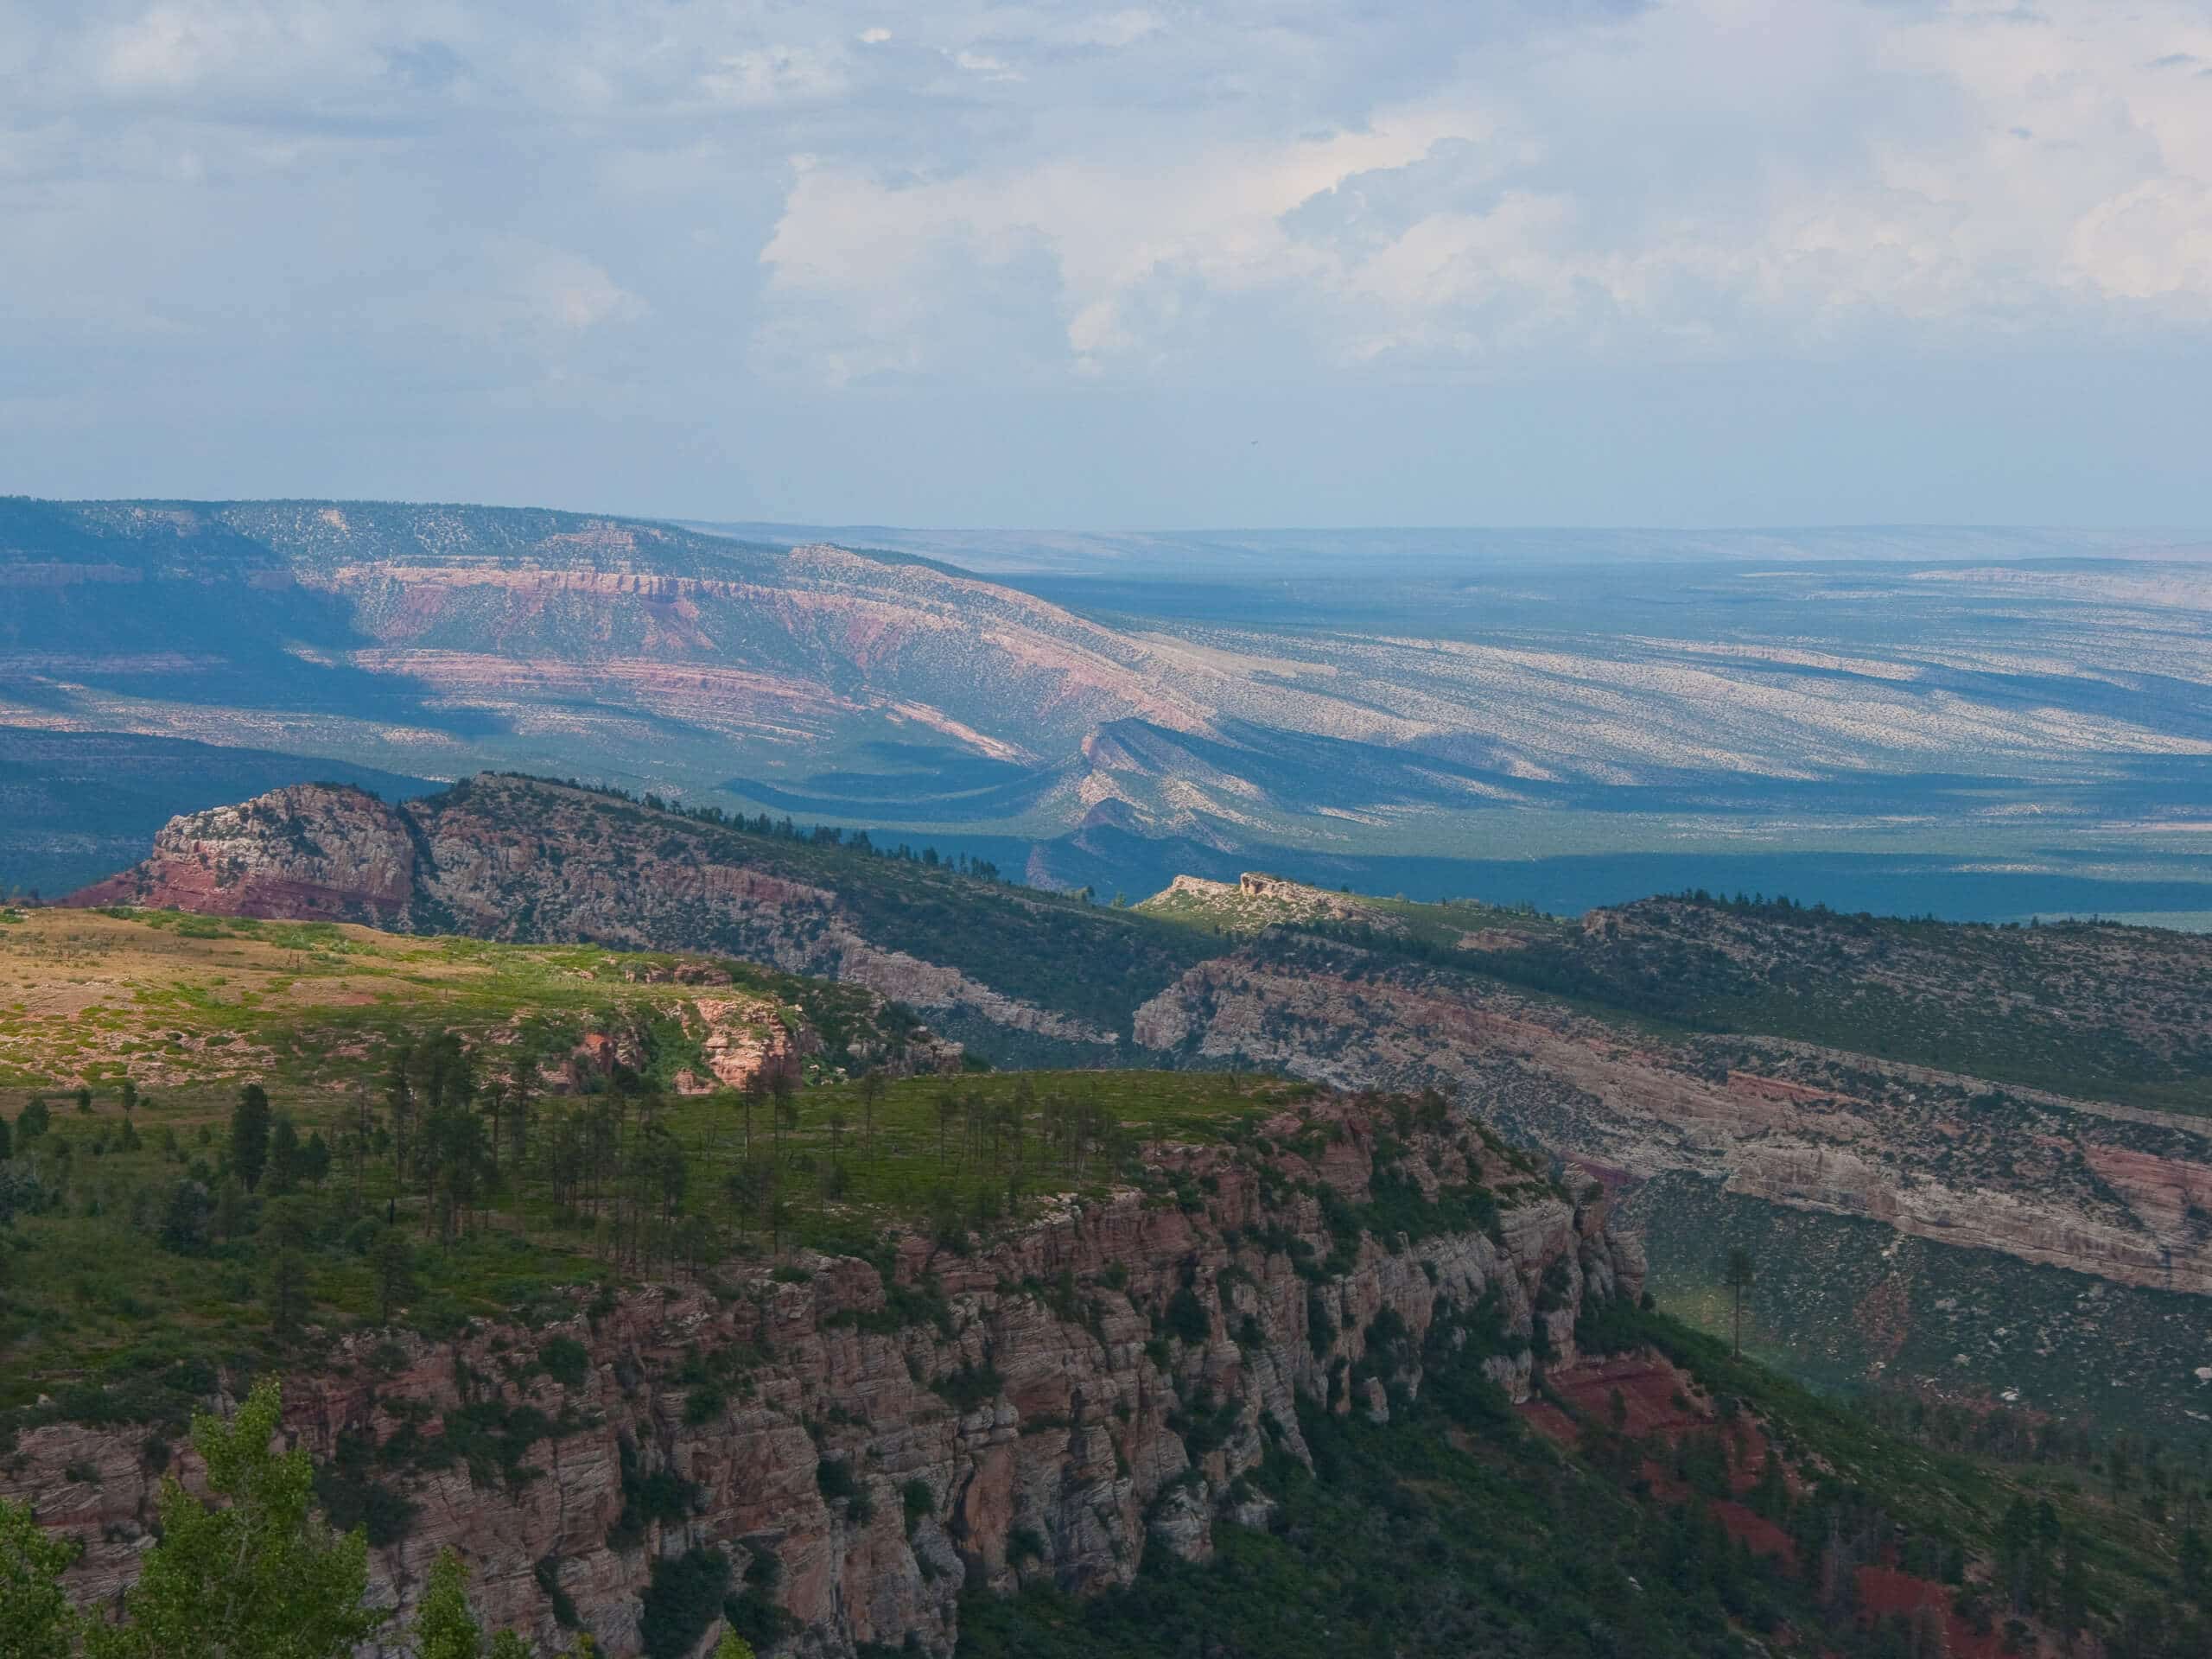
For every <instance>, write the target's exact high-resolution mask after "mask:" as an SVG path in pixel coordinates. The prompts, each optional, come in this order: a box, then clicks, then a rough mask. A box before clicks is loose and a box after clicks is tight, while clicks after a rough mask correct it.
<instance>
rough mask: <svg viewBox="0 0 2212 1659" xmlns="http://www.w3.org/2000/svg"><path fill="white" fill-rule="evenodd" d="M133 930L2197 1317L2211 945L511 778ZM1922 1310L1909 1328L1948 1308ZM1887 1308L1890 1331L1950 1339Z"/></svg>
mask: <svg viewBox="0 0 2212 1659" xmlns="http://www.w3.org/2000/svg"><path fill="white" fill-rule="evenodd" d="M117 901H122V902H130V903H146V904H176V905H181V906H186V907H189V908H200V909H215V910H239V911H245V912H257V911H264V912H278V913H285V914H302V915H338V914H346V915H359V916H363V917H373V918H378V919H379V920H381V921H384V922H385V923H387V924H390V925H397V926H402V927H410V928H417V929H460V930H462V931H468V932H471V933H475V934H479V935H483V936H488V937H493V938H590V939H594V940H601V941H605V942H607V943H613V944H630V945H655V946H661V947H682V948H692V949H701V948H705V949H713V950H721V951H726V952H728V953H731V954H739V955H745V956H749V957H753V958H755V959H757V960H762V961H766V962H770V963H776V964H778V965H779V966H782V967H785V968H786V969H794V970H798V971H805V972H812V973H821V974H826V975H830V976H839V977H842V978H845V979H848V980H850V981H853V982H857V983H858V984H861V985H863V986H866V987H868V988H872V989H873V990H874V991H875V992H877V993H878V994H880V995H887V996H892V997H896V998H899V999H900V1000H901V1001H906V1002H909V1003H912V1004H913V1005H915V1006H917V1007H921V1008H923V1009H925V1010H926V1011H927V1012H928V1014H929V1016H930V1018H931V1023H932V1025H933V1026H935V1027H938V1029H939V1030H940V1031H943V1032H944V1033H948V1034H950V1035H953V1036H966V1037H971V1038H973V1039H975V1040H976V1041H977V1042H978V1043H979V1044H980V1045H981V1046H982V1051H983V1052H985V1053H987V1054H992V1053H995V1054H997V1055H999V1056H1001V1057H1005V1056H1006V1055H1007V1053H1008V1052H1009V1046H1012V1045H1018V1044H1037V1045H1040V1046H1049V1047H1050V1049H1051V1051H1052V1052H1053V1053H1055V1054H1056V1055H1060V1056H1066V1057H1069V1058H1076V1059H1077V1060H1078V1061H1079V1062H1081V1063H1089V1057H1103V1056H1106V1055H1109V1054H1121V1055H1123V1056H1133V1057H1140V1058H1142V1059H1144V1060H1146V1061H1148V1062H1149V1063H1154V1064H1160V1065H1178V1066H1201V1067H1220V1066H1236V1067H1244V1068H1259V1069H1268V1070H1274V1071H1281V1072H1285V1073H1287V1074H1289V1075H1292V1076H1296V1077H1307V1078H1312V1079H1314V1080H1316V1081H1319V1082H1322V1083H1325V1084H1332V1085H1335V1086H1341V1087H1349V1088H1361V1087H1389V1088H1424V1087H1434V1088H1438V1089H1440V1090H1445V1091H1446V1093H1447V1094H1449V1095H1451V1096H1453V1097H1454V1098H1455V1099H1457V1100H1459V1102H1461V1103H1463V1104H1464V1105H1465V1106H1466V1107H1467V1108H1469V1109H1471V1110H1472V1111H1473V1112H1474V1113H1476V1114H1477V1115H1478V1116H1480V1117H1481V1118H1483V1119H1484V1121H1486V1122H1491V1123H1492V1124H1494V1125H1496V1126H1497V1127H1498V1128H1500V1129H1502V1130H1503V1131H1504V1132H1505V1133H1507V1134H1509V1135H1511V1136H1513V1137H1515V1138H1516V1139H1517V1140H1520V1141H1523V1142H1525V1143H1527V1144H1531V1145H1535V1146H1539V1147H1544V1148H1546V1149H1548V1151H1549V1152H1551V1153H1554V1154H1558V1155H1560V1156H1561V1157H1564V1158H1567V1159H1569V1160H1573V1162H1574V1163H1576V1164H1577V1165H1578V1166H1580V1167H1581V1168H1582V1169H1583V1170H1585V1171H1586V1172H1587V1173H1590V1174H1592V1175H1594V1176H1596V1177H1598V1178H1599V1179H1602V1180H1605V1181H1606V1182H1607V1183H1609V1184H1611V1185H1613V1186H1615V1187H1616V1188H1618V1189H1620V1190H1622V1191H1623V1192H1624V1193H1626V1194H1628V1199H1627V1201H1628V1202H1629V1203H1630V1205H1631V1206H1632V1207H1633V1206H1635V1205H1637V1204H1638V1203H1639V1202H1640V1199H1639V1198H1638V1196H1637V1192H1638V1189H1639V1188H1641V1187H1643V1186H1644V1185H1647V1184H1653V1183H1660V1184H1662V1185H1661V1187H1655V1190H1662V1188H1663V1190H1667V1191H1679V1190H1681V1189H1680V1188H1679V1187H1678V1186H1665V1185H1664V1182H1666V1181H1675V1182H1679V1181H1680V1180H1682V1179H1694V1180H1695V1181H1699V1182H1702V1183H1705V1184H1707V1185H1711V1186H1714V1187H1717V1188H1718V1189H1719V1191H1720V1192H1722V1193H1724V1194H1725V1195H1726V1196H1727V1197H1728V1198H1732V1199H1741V1200H1749V1201H1755V1202H1756V1203H1758V1204H1761V1205H1771V1206H1778V1207H1780V1208H1783V1209H1785V1210H1789V1211H1801V1212H1808V1213H1817V1214H1821V1215H1828V1216H1835V1217H1858V1218H1863V1219H1865V1220H1867V1221H1870V1222H1872V1223H1874V1224H1878V1229H1879V1231H1878V1233H1877V1234H1875V1235H1852V1236H1853V1237H1854V1238H1859V1237H1869V1236H1871V1237H1873V1238H1875V1239H1876V1240H1877V1241H1878V1240H1879V1239H1881V1238H1888V1239H1891V1240H1894V1239H1895V1238H1897V1237H1898V1236H1906V1237H1910V1238H1916V1239H1922V1240H1926V1241H1929V1242H1930V1243H1935V1244H1937V1245H1940V1246H1941V1247H1942V1248H1945V1249H1960V1250H1969V1251H1977V1252H1980V1251H1986V1252H1992V1253H1994V1254H1995V1255H1997V1256H1999V1257H2000V1258H2003V1259H2005V1260H2008V1261H2010V1262H2015V1263H2018V1264H2022V1265H2023V1266H2038V1267H2050V1268H2061V1269H2064V1270H2066V1271H2069V1272H2072V1273H2076V1274H2086V1275H2090V1276H2092V1278H2093V1279H2094V1280H2095V1281H2099V1282H2102V1283H2106V1284H2109V1285H2112V1286H2115V1287H2128V1288H2130V1289H2131V1290H2139V1291H2142V1292H2145V1293H2158V1294H2168V1293H2171V1294H2180V1295H2183V1296H2186V1297H2190V1298H2194V1297H2196V1296H2201V1295H2203V1294H2212V1115H2208V1113H2207V1108H2212V1093H2208V1088H2209V1087H2212V1085H2209V1084H2208V1077H2212V1063H2208V1052H2212V1051H2208V1046H2207V1045H2208V1026H2207V1021H2208V1018H2212V1016H2209V1015H2208V1013H2207V1010H2208V1009H2212V944H2208V943H2207V942H2206V941H2204V940H2203V939H2202V938H2199V937H2196V936H2191V935H2186V934H2180V933H2172V932H2163V931H2156V930H2148V929H2143V928H2132V927H2120V926H2114V925H2107V924H2088V923H2077V924H2068V925H2055V926H2044V927H2032V928H2031V927H2020V928H1991V927H1978V928H1977V927H1957V926H1946V925H1939V924H1930V923H1913V922H1901V921H1894V920H1882V919H1878V918H1871V917H1846V916H1840V915H1835V914H1833V913H1829V912H1816V911H1808V910H1803V909H1800V908H1798V907H1796V906H1789V905H1787V904H1772V903H1766V902H1764V901H1761V902H1759V903H1753V902H1751V901H1749V900H1746V901H1744V902H1743V903H1741V904H1738V903H1737V902H1735V901H1720V900H1715V899H1698V898H1695V897H1690V898H1676V899H1654V900H1648V901H1644V902H1642V903H1639V904H1637V905H1632V906H1619V907H1614V908H1611V909H1608V910H1604V911H1599V912H1592V913H1591V914H1590V915H1589V916H1587V917H1586V918H1581V919H1580V920H1579V921H1560V920H1556V919H1554V918H1546V917H1541V916H1536V915H1534V914H1531V913H1528V912H1509V911H1502V910H1497V909H1492V908H1489V907H1485V906H1478V905H1471V904H1452V905H1444V906H1434V905H1419V904H1408V903H1405V902H1403V901H1402V900H1391V899H1372V898H1366V897H1363V896H1360V895H1354V894H1348V893H1336V892H1331V891H1328V890H1326V889H1322V888H1319V887H1311V886H1303V885H1300V884H1298V883H1295V882H1292V881H1288V880H1283V879H1281V878H1279V877H1274V876H1265V875H1259V874H1250V875H1247V876H1246V877H1244V878H1243V880H1242V881H1241V882H1239V883H1236V884H1234V885H1232V884H1228V883H1219V882H1212V881H1208V880H1198V879H1187V880H1183V881H1180V882H1178V883H1176V884H1175V885H1174V886H1173V887H1171V888H1170V889H1168V890H1167V891H1166V892H1165V893H1162V894H1160V896H1159V897H1157V898H1156V899H1151V900H1147V902H1146V903H1145V904H1144V905H1142V906H1139V907H1137V909H1136V910H1135V912H1121V911H1109V910H1105V909H1103V908H1100V907H1096V906H1082V905H1079V904H1074V903H1072V902H1071V901H1069V900H1066V899H1059V898H1056V897H1052V896H1050V895H1046V894H1040V893H1031V892H1027V891H1025V890H1020V889H1011V888H1007V887H1003V886H1002V885H1000V884H996V883H991V882H978V881H976V880H972V879H971V878H969V877H966V876H963V875H960V874H957V873H951V872H946V871H944V870H942V869H939V870H927V869H921V868H917V867H915V866H913V865H911V864H908V863H906V862H903V861H899V860H895V859H883V858H880V857H873V856H868V855H861V856H860V857H858V858H855V856H854V855H851V854H850V853H849V851H842V850H841V851H836V852H830V851H824V850H823V849H815V848H810V847H802V846H800V845H799V844H798V843H796V842H790V841H785V840H779V839H777V838H775V837H773V836H757V835H753V834H750V833H747V834H737V833H734V832H731V831H729V830H728V829H722V828H717V827H715V826H711V825H703V824H701V823H698V822H697V821H696V820H695V819H689V818H685V817H680V816H677V815H675V814H672V813H668V812H657V811H653V810H649V809H645V808H641V807H638V806H634V805H632V804H626V803H621V802H617V801H613V800H610V799H608V798H606V797H603V796H599V795H594V794H592V793H590V792H588V791H574V790H569V789H565V788H559V787H553V786H548V785H538V784H534V783H530V782H527V781H524V780H519V779H480V780H477V781H476V782H474V783H473V784H471V785H467V786H466V787H464V788H461V789H456V790H454V791H448V793H447V794H445V795H442V796H439V797H433V798H429V799H428V800H425V801H420V802H415V803H410V804H406V805H404V806H402V807H398V808H392V807H387V806H385V805H384V804H381V803H378V802H377V801H375V800H373V799H372V798H369V797H366V796H365V795H361V794H359V793H355V792H346V791H321V790H294V791H283V792H280V793H279V794H277V795H275V796H271V797H268V798H263V799H262V800H260V801H257V802H253V803H249V804H246V805H245V806H242V807H238V808H234V809H226V810H219V811H215V812H210V813H204V814H199V815H194V816H193V817H187V818H181V819H179V820H178V821H177V822H176V823H174V824H172V825H171V826H170V827H169V828H168V829H167V830H165V831H164V832H163V834H162V837H161V839H160V842H158V844H157V846H156V851H155V855H154V856H153V857H152V858H151V859H149V861H147V862H146V863H144V864H143V865H142V866H140V867H139V868H137V869H135V870H133V871H130V872H127V873H125V874H124V875H122V876H119V877H117V878H115V879H113V880H111V881H109V882H106V883H103V884H101V886H100V887H97V888H94V889H92V890H91V891H90V892H88V893H86V894H83V895H79V899H78V900H76V902H79V903H106V902H117ZM1012 1052H1014V1054H1016V1055H1019V1054H1020V1052H1022V1051H1021V1050H1020V1048H1019V1047H1014V1048H1013V1050H1012ZM1665 1236H1666V1238H1667V1241H1668V1242H1667V1244H1666V1246H1665V1249H1663V1250H1662V1253H1661V1255H1659V1257H1658V1259H1657V1261H1656V1281H1657V1282H1658V1283H1660V1284H1661V1285H1662V1286H1667V1287H1675V1288H1677V1289H1679V1290H1680V1291H1681V1293H1682V1294H1695V1293H1696V1292H1697V1291H1698V1290H1699V1288H1700V1287H1702V1286H1704V1285H1706V1284H1708V1283H1709V1282H1710V1281H1711V1280H1712V1278H1713V1275H1714V1274H1716V1273H1717V1271H1718V1266H1719V1263H1718V1257H1717V1255H1715V1254H1714V1247H1713V1245H1712V1243H1711V1240H1710V1238H1709V1237H1707V1238H1705V1239H1704V1240H1703V1242H1702V1243H1701V1242H1700V1236H1699V1235H1697V1234H1696V1233H1694V1231H1689V1232H1667V1233H1666V1234H1665ZM1853 1248H1857V1246H1855V1245H1854V1247H1853ZM1872 1248H1875V1249H1878V1248H1879V1246H1878V1243H1877V1244H1876V1245H1874V1246H1872ZM1933 1282H1934V1281H1932V1280H1930V1281H1928V1283H1927V1284H1926V1285H1923V1286H1922V1287H1921V1290H1922V1291H1923V1292H1924V1295H1923V1300H1929V1301H1932V1300H1934V1299H1936V1297H1937V1296H1938V1295H1939V1294H1948V1293H1946V1292H1939V1291H1938V1290H1937V1289H1936V1288H1934V1287H1933ZM2022 1283H2023V1286H2024V1284H2025V1281H2022ZM1909 1291H1910V1287H1900V1289H1899V1292H1898V1294H1899V1295H1900V1296H1902V1297H1903V1299H1904V1300H1903V1302H1902V1304H1901V1305H1902V1306H1904V1307H1905V1309H1906V1311H1907V1313H1908V1314H1910V1315H1911V1316H1912V1317H1916V1318H1920V1319H1923V1320H1929V1319H1936V1315H1934V1314H1932V1313H1929V1311H1928V1310H1927V1309H1925V1308H1920V1309H1918V1310H1917V1311H1915V1306H1914V1304H1913V1300H1912V1294H1908V1292H1909ZM2022 1294H2027V1292H2026V1290H2025V1289H2023V1292H2022ZM2190 1305H2191V1306H2195V1305H2196V1304H2194V1302H2193V1301H2192V1302H2191V1304H2190ZM1843 1317H1847V1318H1849V1319H1857V1318H1858V1317H1859V1316H1858V1315H1856V1314H1855V1313H1848V1312H1847V1313H1845V1314H1838V1313H1835V1312H1834V1310H1830V1311H1829V1312H1828V1313H1825V1314H1823V1315H1822V1318H1823V1319H1828V1320H1831V1321H1833V1320H1834V1319H1837V1318H1843ZM2146 1317H2147V1316H2146ZM2152 1323H2154V1324H2155V1323H2156V1321H2152ZM2182 1327H2183V1328H2182V1329H2181V1330H2178V1331H2177V1333H2176V1335H2175V1336H2174V1338H2172V1339H2171V1341H2169V1342H2168V1343H2167V1344H2166V1351H2165V1353H2164V1357H2163V1358H2162V1359H2160V1360H2159V1361H2158V1374H2159V1376H2161V1377H2162V1378H2164V1382H2165V1384H2166V1385H2168V1386H2164V1387H2163V1388H2162V1389H2161V1390H2160V1391H2159V1393H2158V1396H2157V1399H2156V1401H2155V1402H2152V1401H2150V1400H2149V1399H2147V1397H2146V1399H2145V1401H2144V1402H2142V1403H2143V1404H2144V1406H2145V1409H2146V1410H2152V1411H2154V1412H2155V1413H2156V1414H2158V1415H2160V1416H2162V1417H2171V1416H2173V1415H2175V1414H2178V1413H2180V1412H2183V1411H2198V1410H2206V1409H2208V1408H2212V1396H2208V1397H2207V1398H2206V1399H2199V1398H2198V1397H2197V1395H2198V1393H2199V1390H2198V1389H2197V1387H2196V1382H2195V1372H2196V1369H2197V1368H2198V1367H2200V1366H2202V1365H2204V1364H2206V1363H2212V1353H2206V1352H2203V1351H2202V1344H2201V1343H2199V1342H2198V1341H2196V1339H2195V1338H2194V1337H2193V1336H2190V1335H2189V1334H2187V1331H2188V1329H2190V1326H2189V1321H2188V1320H2187V1319H2183V1321H2182ZM1847 1345H1848V1344H1847ZM1878 1346H1879V1344H1875V1345H1874V1348H1869V1349H1866V1350H1865V1352H1866V1353H1868V1354H1873V1353H1874V1352H1875V1349H1878ZM1852 1351H1854V1352H1858V1351H1860V1350H1859V1349H1858V1348H1856V1347H1853V1350H1852ZM1999 1358H2000V1359H2001V1344H2000V1354H1999ZM1867 1363H1870V1364H1871V1363H1874V1362H1873V1360H1872V1359H1870V1360H1868V1362H1867ZM2004 1373H2005V1366H2004V1365H2003V1364H2002V1363H1999V1360H1998V1359H1991V1358H1989V1357H1986V1356H1985V1357H1970V1363H1969V1364H1968V1365H1967V1367H1966V1375H1965V1376H1962V1377H1954V1376H1951V1375H1949V1374H1948V1372H1945V1373H1943V1374H1942V1375H1940V1376H1934V1375H1931V1374H1930V1373H1928V1372H1925V1371H1923V1372H1922V1373H1921V1374H1920V1375H1921V1376H1923V1380H1927V1381H1928V1382H1929V1385H1930V1386H1937V1385H1940V1386H1942V1387H1944V1388H1947V1389H1948V1388H1952V1387H1954V1386H1956V1385H1961V1384H1963V1385H1964V1386H1966V1387H1967V1388H1979V1387H1985V1386H1986V1387H1987V1388H1988V1389H1989V1391H1990V1392H1995V1391H1996V1389H1998V1388H1999V1387H2001V1386H2004Z"/></svg>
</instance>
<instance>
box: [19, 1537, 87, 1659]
mask: <svg viewBox="0 0 2212 1659" xmlns="http://www.w3.org/2000/svg"><path fill="white" fill-rule="evenodd" d="M78 1553H79V1546H78V1545H77V1544H75V1543H73V1542H72V1541H69V1540H68V1539H66V1538H59V1537H56V1536H54V1535H53V1534H51V1533H48V1532H47V1531H45V1530H43V1529H41V1527H40V1526H39V1524H38V1522H37V1520H36V1519H35V1517H34V1516H32V1514H31V1511H30V1510H29V1508H27V1507H26V1506H24V1505H22V1504H20V1503H10V1502H9V1501H8V1500H7V1499H6V1498H0V1654H5V1655H7V1656H8V1659H69V1656H71V1655H72V1654H73V1653H74V1652H75V1651H76V1642H77V1638H78V1636H79V1632H80V1631H81V1630H82V1628H83V1624H84V1621H83V1620H82V1619H81V1618H79V1615H78V1613H77V1611H76V1609H75V1608H74V1607H73V1605H71V1604H70V1601H69V1598H68V1596H67V1594H66V1593H65V1592H63V1590H62V1588H61V1573H62V1570H63V1569H64V1568H65V1567H67V1566H68V1565H69V1563H70V1562H72V1561H73V1560H76V1558H77V1555H78Z"/></svg>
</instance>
